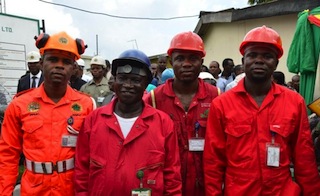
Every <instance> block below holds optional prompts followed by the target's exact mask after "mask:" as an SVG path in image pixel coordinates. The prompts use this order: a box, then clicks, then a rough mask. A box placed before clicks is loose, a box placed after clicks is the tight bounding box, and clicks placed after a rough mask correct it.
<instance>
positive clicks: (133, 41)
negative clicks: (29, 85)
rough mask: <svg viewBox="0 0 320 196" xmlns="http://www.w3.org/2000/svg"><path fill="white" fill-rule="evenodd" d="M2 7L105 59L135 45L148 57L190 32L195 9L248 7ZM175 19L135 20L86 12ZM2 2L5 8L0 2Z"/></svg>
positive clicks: (115, 2) (181, 1)
mask: <svg viewBox="0 0 320 196" xmlns="http://www.w3.org/2000/svg"><path fill="white" fill-rule="evenodd" d="M0 1H1V2H2V12H3V13H4V12H5V13H6V14H11V15H16V16H21V17H27V18H32V19H37V20H39V21H40V24H41V20H44V21H45V29H46V33H48V34H53V33H57V32H60V31H66V32H67V33H68V34H69V35H71V36H72V37H74V38H81V39H83V40H84V42H85V43H86V44H87V45H88V48H87V49H86V52H85V53H84V54H85V55H89V56H95V55H100V56H102V57H104V58H105V59H108V60H109V61H112V60H113V59H114V58H117V57H118V56H119V55H120V54H121V53H122V52H123V51H125V50H128V49H139V50H141V51H143V52H144V53H146V54H147V55H148V56H154V55H159V54H163V53H166V52H167V49H168V48H169V45H170V41H171V39H172V38H173V37H174V36H175V35H176V34H178V33H180V32H184V31H194V29H195V27H196V25H197V23H198V21H199V14H200V11H221V10H225V9H229V8H244V7H248V6H249V5H248V4H247V0H90V1H89V0H69V1H65V0H23V1H21V0H0ZM53 4H62V5H66V6H69V7H74V8H78V9H82V10H87V11H89V12H96V13H104V14H108V15H114V16H124V17H140V18H172V17H183V16H193V17H186V18H180V19H175V20H138V19H122V18H115V17H109V16H106V15H101V14H92V13H87V12H83V11H79V10H75V9H70V8H67V7H63V6H58V5H53ZM4 6H5V7H4Z"/></svg>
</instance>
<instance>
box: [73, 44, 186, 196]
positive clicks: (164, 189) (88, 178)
mask: <svg viewBox="0 0 320 196" xmlns="http://www.w3.org/2000/svg"><path fill="white" fill-rule="evenodd" d="M149 67H150V61H149V59H148V57H147V56H146V55H145V54H144V53H143V52H141V51H139V50H127V51H124V52H123V53H122V54H121V55H120V57H119V58H117V59H115V60H113V62H112V75H114V76H115V81H114V84H113V87H114V91H115V93H116V98H115V99H113V100H112V101H111V102H110V103H109V104H107V105H105V106H103V107H100V108H98V109H97V110H95V111H94V112H92V113H91V114H90V115H89V116H88V117H87V118H86V119H85V122H84V126H83V128H82V129H81V130H82V131H81V132H80V134H79V140H78V145H77V148H76V167H75V189H76V195H104V196H109V195H110V196H113V195H120V196H122V195H123V196H127V195H140V194H139V193H141V195H149V193H150V192H152V195H153V196H162V195H170V196H178V195H181V175H180V159H179V151H178V141H177V136H176V132H175V131H174V128H173V122H172V120H171V119H170V117H169V116H168V115H167V114H165V113H163V112H161V111H159V110H156V109H154V108H152V107H151V106H150V105H148V104H145V103H144V102H143V100H142V96H143V95H144V91H145V88H146V87H147V85H148V84H149V83H150V82H151V80H152V78H153V76H152V74H151V71H150V69H149ZM140 191H141V192H140Z"/></svg>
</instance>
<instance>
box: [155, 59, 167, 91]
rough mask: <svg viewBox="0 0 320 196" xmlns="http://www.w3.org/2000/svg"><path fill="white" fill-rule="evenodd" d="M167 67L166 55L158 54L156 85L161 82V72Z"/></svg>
mask: <svg viewBox="0 0 320 196" xmlns="http://www.w3.org/2000/svg"><path fill="white" fill-rule="evenodd" d="M166 68H167V56H159V57H158V71H157V78H158V85H160V84H162V83H163V82H162V81H161V75H162V72H163V71H164V70H165V69H166Z"/></svg>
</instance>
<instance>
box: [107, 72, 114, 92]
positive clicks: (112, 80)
mask: <svg viewBox="0 0 320 196" xmlns="http://www.w3.org/2000/svg"><path fill="white" fill-rule="evenodd" d="M113 84H114V76H113V75H111V76H110V78H109V80H108V86H109V89H110V90H111V91H113V92H114V88H113Z"/></svg>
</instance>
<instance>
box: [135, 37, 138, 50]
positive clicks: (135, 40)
mask: <svg viewBox="0 0 320 196" xmlns="http://www.w3.org/2000/svg"><path fill="white" fill-rule="evenodd" d="M134 42H135V43H136V46H137V49H138V50H139V48H138V43H137V40H136V39H134Z"/></svg>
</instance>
